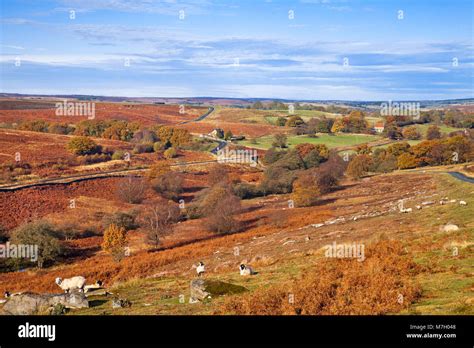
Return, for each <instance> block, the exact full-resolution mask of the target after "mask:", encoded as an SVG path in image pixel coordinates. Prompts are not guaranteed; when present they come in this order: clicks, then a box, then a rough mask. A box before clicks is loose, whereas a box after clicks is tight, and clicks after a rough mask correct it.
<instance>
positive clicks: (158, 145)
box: [153, 141, 171, 152]
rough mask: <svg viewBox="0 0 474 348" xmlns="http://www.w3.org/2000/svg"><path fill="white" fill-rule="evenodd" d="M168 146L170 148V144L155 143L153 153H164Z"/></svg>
mask: <svg viewBox="0 0 474 348" xmlns="http://www.w3.org/2000/svg"><path fill="white" fill-rule="evenodd" d="M170 146H171V143H169V142H162V141H157V142H156V143H154V144H153V151H155V152H161V151H165V150H166V149H167V148H169V147H170Z"/></svg>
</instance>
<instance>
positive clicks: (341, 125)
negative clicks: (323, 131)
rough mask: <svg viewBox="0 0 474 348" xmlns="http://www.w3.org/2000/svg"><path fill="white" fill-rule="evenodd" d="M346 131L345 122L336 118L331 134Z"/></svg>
mask: <svg viewBox="0 0 474 348" xmlns="http://www.w3.org/2000/svg"><path fill="white" fill-rule="evenodd" d="M343 130H344V122H343V121H342V118H336V120H335V121H334V123H333V124H332V127H331V133H339V132H342V131H343Z"/></svg>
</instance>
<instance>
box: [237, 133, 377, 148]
mask: <svg viewBox="0 0 474 348" xmlns="http://www.w3.org/2000/svg"><path fill="white" fill-rule="evenodd" d="M379 139H381V137H380V136H377V135H363V134H338V135H328V134H320V135H318V137H317V138H311V137H309V136H306V135H294V136H289V137H288V145H289V147H290V148H291V147H293V146H295V145H298V144H304V143H309V144H325V145H326V146H327V147H328V148H330V149H331V148H336V147H346V146H354V145H358V144H363V143H369V142H372V141H376V140H379ZM255 141H256V143H253V144H252V141H251V140H248V139H246V140H242V141H239V142H238V144H239V145H244V146H248V147H252V148H256V149H262V150H266V149H269V148H270V147H272V143H273V141H274V139H273V136H264V137H260V138H256V139H255Z"/></svg>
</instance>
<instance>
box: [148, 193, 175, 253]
mask: <svg viewBox="0 0 474 348" xmlns="http://www.w3.org/2000/svg"><path fill="white" fill-rule="evenodd" d="M180 217H181V213H180V210H179V208H178V206H177V205H176V204H173V203H170V202H168V203H166V204H163V205H153V206H149V207H148V208H147V209H146V211H145V213H144V214H143V216H142V217H141V222H142V226H144V228H145V233H146V241H147V243H148V244H150V245H153V246H154V247H155V248H156V247H158V245H159V244H160V242H161V239H162V238H163V237H164V236H166V235H169V234H171V233H172V232H173V228H174V223H176V222H178V221H179V219H180Z"/></svg>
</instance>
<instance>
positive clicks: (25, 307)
mask: <svg viewBox="0 0 474 348" xmlns="http://www.w3.org/2000/svg"><path fill="white" fill-rule="evenodd" d="M59 305H61V306H63V308H88V307H89V302H88V301H87V298H86V297H85V296H84V294H83V293H82V292H71V293H68V294H35V293H31V292H26V293H23V294H20V295H17V296H12V297H11V298H9V299H8V301H7V302H6V303H5V305H4V306H3V312H4V313H5V314H11V315H35V314H50V313H51V312H54V311H56V310H59V309H60V306H59ZM55 308H56V309H55ZM61 308H62V307H61Z"/></svg>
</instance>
